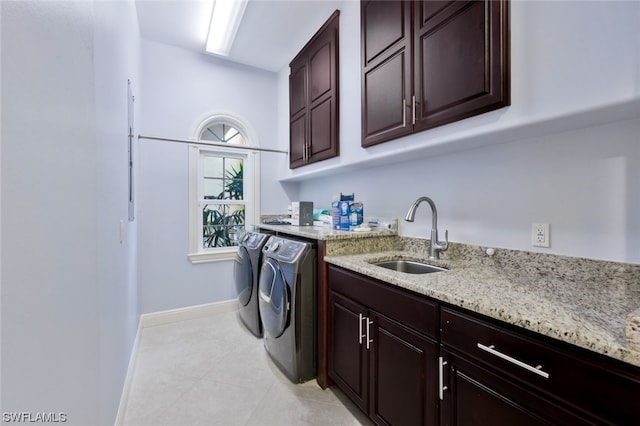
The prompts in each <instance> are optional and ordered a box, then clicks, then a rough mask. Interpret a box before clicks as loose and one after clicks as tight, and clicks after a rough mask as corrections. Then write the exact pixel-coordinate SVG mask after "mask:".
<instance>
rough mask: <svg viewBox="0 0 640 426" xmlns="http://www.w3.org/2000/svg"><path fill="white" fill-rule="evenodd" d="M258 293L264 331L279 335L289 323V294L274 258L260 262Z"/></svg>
mask: <svg viewBox="0 0 640 426" xmlns="http://www.w3.org/2000/svg"><path fill="white" fill-rule="evenodd" d="M258 295H259V297H258V300H259V305H260V318H262V326H263V328H264V332H265V333H266V334H268V335H269V336H271V337H280V336H281V335H282V333H284V330H285V329H286V328H287V326H288V325H289V308H290V301H291V294H290V291H289V286H288V285H287V282H286V280H285V279H284V276H283V275H282V271H281V270H280V266H279V265H278V262H277V261H276V260H274V259H271V258H267V259H265V260H264V262H263V263H262V269H261V270H260V286H259V291H258Z"/></svg>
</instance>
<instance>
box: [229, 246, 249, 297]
mask: <svg viewBox="0 0 640 426" xmlns="http://www.w3.org/2000/svg"><path fill="white" fill-rule="evenodd" d="M233 278H234V280H235V282H236V291H237V292H238V302H239V304H240V306H247V304H248V303H249V300H251V292H252V291H253V266H252V265H251V258H250V257H249V252H248V251H247V248H246V247H244V246H240V247H239V248H238V254H237V255H236V259H235V263H234V268H233Z"/></svg>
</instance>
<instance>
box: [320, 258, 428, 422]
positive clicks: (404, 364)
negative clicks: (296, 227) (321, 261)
mask: <svg viewBox="0 0 640 426" xmlns="http://www.w3.org/2000/svg"><path fill="white" fill-rule="evenodd" d="M331 275H332V274H331V270H330V276H331ZM333 277H334V279H335V277H336V275H335V274H334V275H333ZM343 278H344V277H343ZM358 290H359V291H362V292H364V293H366V294H367V296H364V297H365V298H366V297H370V296H372V295H373V297H374V299H376V300H381V301H382V300H384V299H385V295H384V291H380V287H378V286H373V287H367V286H360V287H359V289H358ZM378 298H381V299H378ZM329 311H330V313H329V347H330V351H329V376H330V378H331V379H332V380H333V381H334V382H335V383H336V384H337V385H338V387H340V389H341V390H342V391H343V392H344V393H345V394H346V395H347V396H348V397H349V398H350V399H351V400H352V401H353V402H354V403H355V404H356V405H357V406H358V407H359V408H360V409H361V410H362V411H363V412H365V413H366V414H367V415H368V416H369V418H370V419H371V420H372V421H373V422H374V423H376V424H380V425H435V424H437V422H438V406H437V395H436V389H437V383H436V380H437V370H436V368H437V364H436V363H437V357H436V355H437V344H436V342H435V340H433V339H431V338H428V337H426V336H425V335H423V334H421V333H419V332H417V331H416V330H413V329H411V328H410V327H407V326H405V325H403V324H401V323H399V322H398V321H396V320H394V319H391V318H389V317H388V316H386V315H384V314H382V313H380V312H377V311H376V310H373V309H370V308H369V307H368V306H365V305H364V304H362V303H358V302H357V301H355V300H353V299H351V298H350V297H347V296H345V295H343V294H341V293H339V292H336V291H331V292H330V295H329Z"/></svg>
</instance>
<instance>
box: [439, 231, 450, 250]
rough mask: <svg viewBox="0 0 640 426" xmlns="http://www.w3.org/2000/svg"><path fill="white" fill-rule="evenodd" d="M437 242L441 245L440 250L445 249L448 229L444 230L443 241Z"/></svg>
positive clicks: (447, 241)
mask: <svg viewBox="0 0 640 426" xmlns="http://www.w3.org/2000/svg"><path fill="white" fill-rule="evenodd" d="M438 244H440V245H441V246H442V248H441V250H442V251H445V250H446V249H447V248H448V247H449V230H448V229H446V230H445V231H444V243H443V242H442V241H439V242H438Z"/></svg>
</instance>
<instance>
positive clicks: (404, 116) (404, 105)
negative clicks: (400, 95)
mask: <svg viewBox="0 0 640 426" xmlns="http://www.w3.org/2000/svg"><path fill="white" fill-rule="evenodd" d="M402 127H407V100H406V99H403V100H402Z"/></svg>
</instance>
